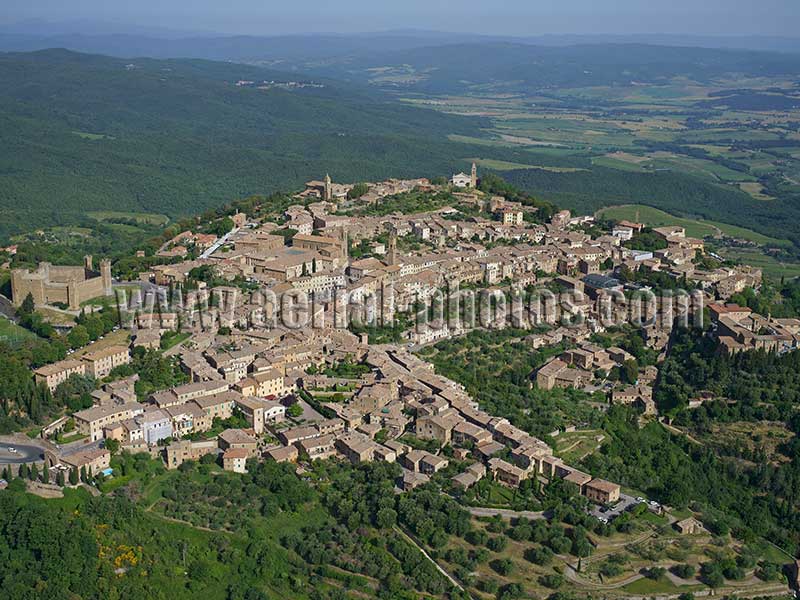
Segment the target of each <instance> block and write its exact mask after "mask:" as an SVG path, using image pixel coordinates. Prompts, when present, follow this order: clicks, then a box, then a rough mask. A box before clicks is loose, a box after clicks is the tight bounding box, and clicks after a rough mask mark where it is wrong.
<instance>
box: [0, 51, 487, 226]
mask: <svg viewBox="0 0 800 600" xmlns="http://www.w3.org/2000/svg"><path fill="white" fill-rule="evenodd" d="M305 79H307V76H304V75H297V74H287V73H280V72H275V71H268V70H265V69H261V68H257V67H250V66H242V65H234V64H229V63H218V62H207V61H200V60H170V61H158V60H151V59H136V60H127V59H118V58H109V57H104V56H94V55H84V54H76V53H74V52H69V51H65V50H47V51H41V52H35V53H29V54H6V55H0V81H2V82H3V85H2V86H0V144H2V148H3V151H2V152H1V153H0V217H1V218H0V237H6V236H8V235H9V234H11V233H14V232H18V231H23V230H30V229H32V228H34V227H39V226H45V225H53V224H59V223H69V222H70V221H71V219H72V218H73V217H74V216H75V215H77V214H82V213H85V212H88V211H94V210H107V209H113V210H117V211H141V212H147V213H162V214H167V215H171V216H175V215H182V214H190V213H194V212H198V211H200V210H202V209H204V208H207V207H210V206H216V205H220V204H222V203H224V202H226V201H230V200H231V199H234V198H235V197H240V196H245V195H248V194H253V193H266V192H270V191H273V190H277V189H291V188H293V187H296V186H298V185H300V184H301V183H302V182H303V181H305V180H307V179H309V178H312V177H321V176H322V175H324V174H325V173H326V172H330V174H331V175H332V176H333V177H334V178H335V179H337V180H340V181H358V180H363V179H375V178H382V177H389V176H424V175H435V174H445V173H448V172H450V170H451V169H454V168H456V167H458V168H463V165H462V164H461V163H459V162H458V161H457V160H456V159H457V158H458V157H464V156H474V155H475V153H476V150H475V148H471V147H469V146H466V145H460V144H455V143H452V142H449V141H447V136H448V135H449V134H454V133H455V134H462V135H473V136H474V135H480V127H481V125H482V123H481V121H480V120H478V119H469V118H465V117H459V116H452V115H446V114H442V113H439V112H435V111H431V110H425V109H418V108H414V107H411V106H407V105H403V104H400V103H398V102H395V101H391V100H387V99H386V98H385V97H383V96H382V95H380V94H378V93H375V92H373V91H370V90H367V89H364V88H360V87H358V86H352V85H343V84H338V83H336V82H332V81H327V80H325V81H321V82H318V83H321V84H322V86H323V87H303V88H300V89H294V90H291V91H290V90H286V89H279V88H273V89H268V90H264V89H256V88H255V87H239V86H237V85H236V82H237V81H239V80H249V81H254V82H260V81H264V80H266V81H275V82H280V83H286V82H288V81H294V80H298V81H302V80H305Z"/></svg>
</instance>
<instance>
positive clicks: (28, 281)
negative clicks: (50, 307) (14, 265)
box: [11, 256, 112, 310]
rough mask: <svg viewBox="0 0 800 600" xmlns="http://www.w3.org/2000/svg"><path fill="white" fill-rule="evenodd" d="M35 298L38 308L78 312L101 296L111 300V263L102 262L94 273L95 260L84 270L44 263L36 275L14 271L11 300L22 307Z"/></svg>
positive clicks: (86, 260)
mask: <svg viewBox="0 0 800 600" xmlns="http://www.w3.org/2000/svg"><path fill="white" fill-rule="evenodd" d="M28 294H31V296H32V297H33V301H34V302H35V303H36V306H42V305H44V304H55V303H56V302H58V303H61V304H65V305H67V306H68V307H69V308H70V309H73V310H77V309H78V308H80V306H81V303H82V302H85V301H86V300H90V299H92V298H97V297H98V296H110V295H111V294H112V290H111V261H109V260H108V259H103V260H101V261H100V271H99V272H97V271H94V270H93V269H92V257H91V256H87V257H86V258H85V259H84V265H83V266H82V267H65V266H56V265H52V264H50V263H48V262H43V263H40V264H39V266H38V268H37V269H36V270H35V271H30V270H28V269H14V270H13V271H11V299H12V302H13V303H14V306H19V305H21V304H22V302H23V301H24V300H25V298H26V297H27V295H28Z"/></svg>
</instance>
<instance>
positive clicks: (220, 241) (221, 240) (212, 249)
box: [200, 227, 239, 258]
mask: <svg viewBox="0 0 800 600" xmlns="http://www.w3.org/2000/svg"><path fill="white" fill-rule="evenodd" d="M237 231H239V228H238V227H234V228H233V229H231V230H230V231H229V232H228V233H226V234H225V235H223V236H222V237H221V238H219V239H218V240H217V241H216V242H214V244H213V245H211V246H210V247H209V248H208V249H207V250H206V251H205V252H203V253H202V254H201V255H200V258H208V257H209V256H211V255H212V254H214V252H216V251H217V248H219V247H220V246H222V244H224V243H225V242H227V241H228V238H229V237H231V236H232V235H233V234H234V233H236V232H237Z"/></svg>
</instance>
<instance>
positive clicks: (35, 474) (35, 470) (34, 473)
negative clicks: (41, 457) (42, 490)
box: [28, 463, 39, 481]
mask: <svg viewBox="0 0 800 600" xmlns="http://www.w3.org/2000/svg"><path fill="white" fill-rule="evenodd" d="M28 478H29V479H30V480H31V481H36V480H37V479H39V467H37V466H36V463H33V465H32V466H31V470H30V472H29V473H28Z"/></svg>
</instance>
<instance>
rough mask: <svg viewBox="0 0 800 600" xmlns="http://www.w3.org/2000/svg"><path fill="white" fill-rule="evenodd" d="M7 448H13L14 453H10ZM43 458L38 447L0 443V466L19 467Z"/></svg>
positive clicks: (42, 453)
mask: <svg viewBox="0 0 800 600" xmlns="http://www.w3.org/2000/svg"><path fill="white" fill-rule="evenodd" d="M9 448H14V449H15V450H16V452H11V451H10V450H9ZM43 458H44V452H43V451H42V449H41V448H39V447H38V446H26V445H20V444H5V443H0V465H19V464H22V463H31V462H36V461H37V460H42V459H43Z"/></svg>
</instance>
